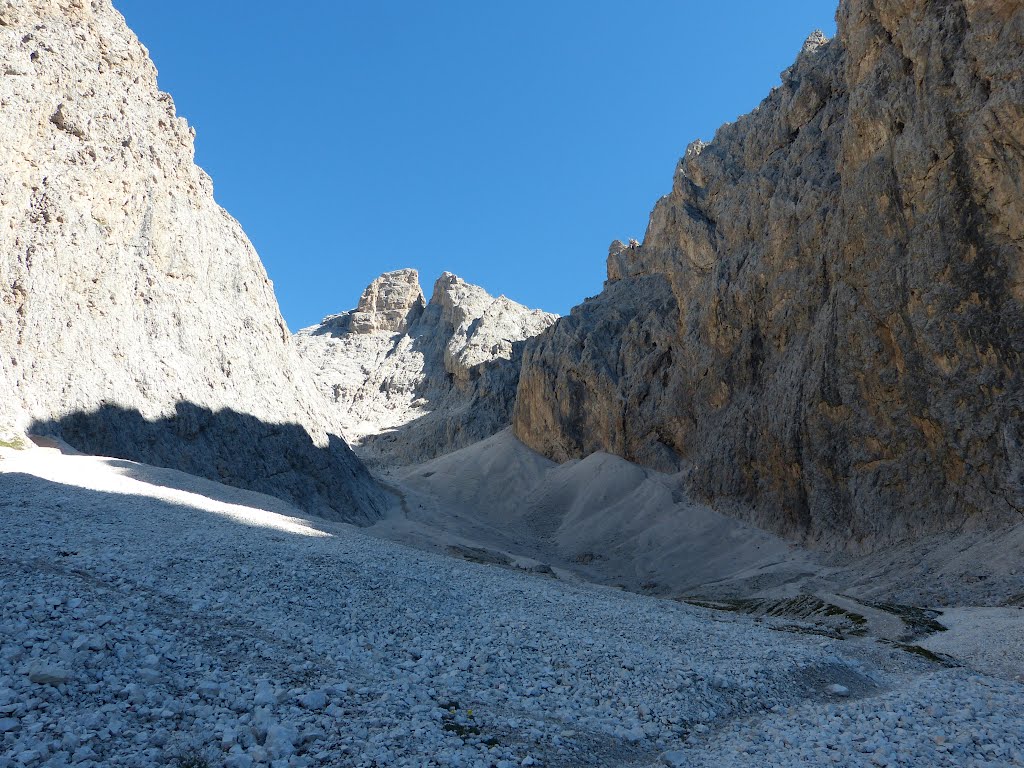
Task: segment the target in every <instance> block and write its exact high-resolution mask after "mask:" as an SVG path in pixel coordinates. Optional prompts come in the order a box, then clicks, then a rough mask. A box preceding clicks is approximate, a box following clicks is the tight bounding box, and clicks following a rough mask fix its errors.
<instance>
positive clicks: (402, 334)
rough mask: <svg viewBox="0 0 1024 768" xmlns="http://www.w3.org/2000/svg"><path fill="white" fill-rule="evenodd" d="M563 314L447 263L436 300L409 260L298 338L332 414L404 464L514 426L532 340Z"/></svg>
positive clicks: (352, 433)
mask: <svg viewBox="0 0 1024 768" xmlns="http://www.w3.org/2000/svg"><path fill="white" fill-rule="evenodd" d="M554 320H555V316H554V315H550V314H548V313H547V312H541V311H540V310H531V309H527V308H526V307H524V306H522V305H521V304H517V303H516V302H514V301H510V300H509V299H507V298H505V297H504V296H499V297H498V298H494V297H493V296H491V295H489V294H488V293H487V292H486V291H485V290H484V289H483V288H480V287H478V286H475V285H471V284H470V283H467V282H465V281H464V280H461V279H459V278H458V277H456V276H455V275H452V274H450V273H447V272H446V273H444V274H443V275H441V277H439V278H438V279H437V282H436V283H435V284H434V291H433V295H432V296H431V299H430V302H429V303H428V302H427V301H426V300H425V298H424V296H423V291H422V290H421V289H420V285H419V275H418V274H417V272H416V270H414V269H402V270H398V271H395V272H388V273H386V274H384V275H381V276H380V277H378V278H377V279H376V280H374V281H373V282H372V283H371V284H370V285H369V286H368V287H367V289H366V290H365V291H364V292H363V295H362V297H361V298H360V300H359V305H358V306H357V307H356V308H355V309H354V310H352V311H351V312H345V313H343V314H340V315H334V316H332V317H328V318H326V319H325V320H324V321H323V323H321V324H320V325H319V326H315V327H313V328H306V329H304V330H302V331H300V332H299V333H298V334H297V335H296V337H295V338H296V343H297V345H298V348H299V351H300V354H301V355H302V357H303V359H304V360H305V361H306V362H307V363H308V364H309V365H310V367H311V368H312V369H313V370H314V372H315V373H314V376H315V380H316V386H317V388H318V389H319V391H320V392H321V395H322V398H323V400H324V402H325V403H327V404H328V407H329V408H330V409H331V410H330V413H331V419H332V421H331V422H330V423H331V424H332V425H333V426H335V427H337V428H339V429H341V430H342V431H343V432H344V434H345V436H346V437H347V438H349V439H350V440H352V441H353V444H354V445H355V446H356V450H357V451H359V453H360V455H361V456H363V457H364V458H366V459H367V460H368V461H372V462H374V463H378V464H384V465H397V464H407V463H410V462H414V461H422V460H425V459H429V458H433V457H434V456H437V455H440V454H442V453H447V452H449V451H453V450H455V449H457V448H461V447H463V446H465V445H468V444H469V443H471V442H474V441H476V440H480V439H482V438H485V437H489V436H490V435H493V434H494V433H495V432H498V431H499V430H501V429H504V428H505V427H507V426H508V425H509V423H510V421H511V418H512V402H513V400H514V398H515V392H516V383H517V381H518V374H519V362H520V349H521V346H522V342H523V341H524V340H525V339H527V338H529V337H531V336H535V335H536V334H538V333H540V332H541V331H542V330H544V329H545V328H547V327H548V326H550V325H551V323H553V322H554Z"/></svg>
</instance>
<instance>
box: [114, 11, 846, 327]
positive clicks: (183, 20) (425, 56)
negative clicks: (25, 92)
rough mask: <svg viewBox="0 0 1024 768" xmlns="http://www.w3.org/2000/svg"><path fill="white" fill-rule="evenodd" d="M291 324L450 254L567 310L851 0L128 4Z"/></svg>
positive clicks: (455, 263) (440, 267)
mask: <svg viewBox="0 0 1024 768" xmlns="http://www.w3.org/2000/svg"><path fill="white" fill-rule="evenodd" d="M115 5H116V6H117V8H118V9H119V10H120V11H121V12H122V13H124V15H125V17H126V18H127V19H128V23H129V24H130V25H131V27H132V28H133V29H134V30H135V32H136V33H137V34H138V36H139V38H140V39H141V40H142V42H143V43H144V44H145V45H146V46H147V47H148V48H149V50H150V53H151V54H152V56H153V59H154V61H155V62H156V64H157V67H158V69H159V72H160V87H161V88H162V89H163V90H166V91H169V92H170V93H171V94H172V95H173V96H174V100H175V103H176V104H177V107H178V112H179V114H181V115H184V116H185V117H186V118H188V120H189V122H190V123H191V124H193V125H194V126H195V127H196V130H197V131H198V136H197V139H196V158H197V161H198V162H199V164H200V165H201V166H203V168H205V169H206V170H207V171H208V172H209V173H210V175H211V176H212V177H213V181H214V191H215V195H216V197H217V200H218V202H220V204H221V205H223V206H224V207H225V208H227V210H228V211H230V212H231V214H233V215H234V216H235V217H236V218H237V219H238V220H239V221H240V222H241V223H242V226H243V227H244V228H245V231H246V233H247V234H248V235H249V237H250V238H251V239H252V241H253V243H254V244H255V246H256V248H257V250H258V251H259V253H260V256H261V257H262V258H263V262H264V264H265V265H266V267H267V271H268V272H269V274H270V277H271V278H272V279H273V280H274V283H275V286H276V290H277V297H278V300H279V301H280V303H281V309H282V312H283V313H284V316H285V319H286V320H287V322H288V324H289V327H290V328H291V329H292V330H297V329H298V328H300V327H303V326H307V325H311V324H313V323H316V322H318V321H319V320H320V318H322V317H323V316H324V315H327V314H332V313H334V312H338V311H341V310H344V309H349V308H351V307H352V306H353V305H354V304H355V302H356V300H357V299H358V297H359V294H360V293H361V291H362V289H363V287H365V285H366V284H367V283H368V282H369V281H370V280H372V279H373V278H374V277H375V276H376V275H378V274H380V273H381V272H384V271H387V270H389V269H397V268H399V267H407V266H409V267H416V268H417V269H419V270H420V279H421V282H422V283H423V284H424V289H425V290H426V292H427V293H428V294H429V293H430V288H431V285H432V284H433V281H434V279H435V278H436V277H437V276H438V275H439V274H440V273H441V272H442V271H445V270H448V271H450V272H454V273H456V274H457V275H459V276H461V277H463V278H465V279H467V280H469V281H470V282H474V283H477V284H479V285H482V286H484V287H485V288H486V289H488V290H489V291H490V292H492V293H494V294H499V293H504V294H505V295H507V296H509V297H510V298H512V299H515V300H517V301H520V302H523V303H525V304H527V305H529V306H532V307H540V308H543V309H546V310H549V311H553V312H558V313H561V314H564V313H566V312H568V310H569V308H570V307H571V306H573V305H574V304H577V303H579V302H580V301H581V300H582V299H583V298H584V297H586V296H590V295H594V294H596V293H598V292H599V291H600V289H601V284H602V282H603V280H604V276H605V271H604V270H605V256H606V255H607V249H608V244H609V243H610V242H611V241H612V240H613V239H615V238H619V239H623V240H625V239H627V238H629V237H636V238H638V239H640V238H642V237H643V233H644V229H645V228H646V225H647V218H648V215H649V213H650V210H651V207H652V206H653V204H654V202H655V201H656V200H657V199H658V197H660V196H661V195H663V194H665V193H666V192H668V191H669V189H670V187H671V180H672V172H673V169H674V167H675V162H676V160H677V159H678V157H679V155H680V154H681V153H682V151H683V150H684V149H685V147H686V145H687V144H688V143H689V142H690V141H691V140H693V139H695V138H703V139H705V140H706V139H710V138H711V136H712V135H713V134H714V131H715V129H716V128H717V127H718V126H719V125H720V124H721V123H722V122H725V121H730V120H734V119H735V118H736V117H737V116H738V115H740V114H743V113H745V112H749V111H750V110H751V109H752V108H753V107H754V106H756V105H757V104H758V102H760V101H761V99H762V98H764V96H765V95H767V93H768V91H769V90H770V89H771V88H772V86H774V85H776V84H778V82H779V72H781V71H782V70H783V69H785V68H786V67H787V66H789V64H791V63H792V61H793V59H794V57H795V56H796V53H797V51H798V50H799V48H800V45H801V43H802V42H803V40H804V39H805V38H806V36H807V35H808V34H809V33H810V32H811V31H812V30H814V29H817V28H820V29H822V30H824V31H825V33H826V34H827V35H829V36H832V35H833V34H834V32H835V21H834V14H835V6H836V3H835V0H775V2H770V3H766V2H763V0H758V1H756V2H754V1H751V2H724V1H723V2H718V3H696V2H689V1H684V0H674V1H670V0H642V1H641V2H621V0H571V1H570V0H566V1H565V2H556V1H554V0H546V1H543V2H542V1H539V0H517V2H514V3H513V2H503V3H499V2H490V1H489V0H476V1H474V2H471V1H469V0H452V1H438V2H414V1H412V0H403V1H401V2H399V1H397V0H363V1H361V2H355V1H354V0H337V1H328V0H306V2H302V3H281V2H280V1H279V0H275V2H269V1H267V0H202V1H201V2H200V0H176V1H175V2H173V3H170V2H154V1H153V0H115Z"/></svg>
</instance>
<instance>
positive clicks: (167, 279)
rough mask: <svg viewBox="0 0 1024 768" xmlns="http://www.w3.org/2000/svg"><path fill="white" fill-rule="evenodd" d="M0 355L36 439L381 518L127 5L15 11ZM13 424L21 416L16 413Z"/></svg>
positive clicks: (346, 514) (1, 99)
mask: <svg viewBox="0 0 1024 768" xmlns="http://www.w3.org/2000/svg"><path fill="white" fill-rule="evenodd" d="M0 67H2V72H0V355H3V357H4V360H3V363H4V364H3V366H0V373H3V372H4V371H6V376H7V381H6V382H5V384H6V388H5V391H4V394H5V401H6V407H8V409H9V410H11V411H12V412H13V411H14V409H15V408H17V409H18V410H19V411H20V417H18V418H19V419H20V421H21V423H20V425H19V426H20V427H22V428H25V429H32V430H36V431H43V430H45V431H53V432H59V433H61V434H63V435H64V437H65V438H66V439H68V440H69V442H71V443H72V444H75V445H76V446H77V447H78V448H80V449H82V450H86V451H97V452H105V453H110V454H113V455H117V456H123V457H125V458H132V459H137V460H140V461H151V462H153V463H161V464H165V465H168V466H173V467H176V468H182V469H187V470H188V471H193V472H198V473H200V474H205V475H207V476H210V477H213V478H214V479H218V480H223V481H225V482H229V483H234V484H237V485H243V486H246V487H256V488H258V489H259V490H264V491H269V492H276V493H279V494H281V495H283V496H285V497H286V498H289V499H292V500H294V501H297V502H299V503H302V504H303V505H305V506H306V507H307V508H309V509H311V510H312V511H316V512H319V513H321V514H327V515H331V516H336V517H342V518H345V519H351V520H357V521H358V520H367V519H372V518H374V517H376V516H377V515H378V514H379V511H380V509H381V508H382V507H383V505H384V503H385V500H384V496H383V495H382V494H381V492H380V491H379V490H378V489H377V488H376V486H375V485H374V483H373V482H372V481H371V479H370V477H369V475H368V474H367V473H366V471H365V469H364V468H363V467H362V465H361V464H360V463H359V462H358V461H357V460H356V459H355V457H354V456H353V455H352V453H351V451H350V450H349V449H348V447H347V446H346V445H345V444H344V442H343V441H342V440H340V439H338V438H334V439H330V438H329V437H328V435H327V434H326V433H325V432H324V430H323V428H322V425H323V424H325V423H326V419H325V418H324V416H323V414H322V410H321V409H320V406H319V401H318V400H317V398H316V397H315V395H314V394H313V393H312V392H311V391H309V389H308V387H309V385H308V384H306V382H305V379H306V377H304V376H303V375H301V373H300V364H299V361H298V359H297V357H296V355H295V351H294V348H293V346H292V343H291V340H290V335H289V333H288V329H287V328H286V326H285V324H284V321H283V320H282V318H281V315H280V312H279V311H278V307H277V302H276V299H275V297H274V292H273V287H272V285H271V283H270V281H269V280H268V278H267V275H266V272H265V271H264V269H263V266H262V264H261V263H260V260H259V258H258V256H257V255H256V253H255V251H254V250H253V247H252V245H251V244H250V243H249V241H248V239H247V238H246V236H245V234H244V233H243V232H242V229H241V228H240V227H239V225H238V223H237V222H236V221H235V220H234V219H232V218H231V217H230V216H229V215H228V214H227V213H226V212H225V211H224V210H223V209H221V208H220V207H219V206H218V205H217V204H216V202H215V201H214V198H213V188H212V184H211V181H210V178H209V177H208V176H207V175H206V174H205V173H204V172H203V171H202V170H201V169H199V168H198V167H197V166H196V165H195V164H194V162H193V145H192V139H193V135H194V132H193V130H192V129H191V128H190V127H189V126H188V124H187V123H186V122H185V120H184V119H183V118H181V117H179V116H178V115H177V114H176V112H175V108H174V103H173V101H172V100H171V97H170V96H168V95H167V94H166V93H161V92H160V91H159V90H158V88H157V83H156V70H155V68H154V66H153V64H152V62H151V61H150V60H149V56H148V54H147V51H146V49H145V48H144V47H143V46H142V45H141V44H140V43H139V41H138V40H137V39H136V38H135V36H134V35H133V34H132V33H131V31H130V30H129V29H128V28H127V26H126V24H125V21H124V19H123V18H122V16H121V15H120V14H119V13H118V12H117V11H115V10H114V8H113V7H112V5H111V4H110V2H109V0H92V1H91V2H90V1H89V0H60V1H58V0H29V1H28V2H12V1H11V0H0ZM9 418H10V417H9Z"/></svg>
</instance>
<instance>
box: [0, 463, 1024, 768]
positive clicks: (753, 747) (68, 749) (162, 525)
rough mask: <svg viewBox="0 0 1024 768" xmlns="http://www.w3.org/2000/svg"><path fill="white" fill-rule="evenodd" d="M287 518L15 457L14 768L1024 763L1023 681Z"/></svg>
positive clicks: (3, 533) (181, 483)
mask: <svg viewBox="0 0 1024 768" xmlns="http://www.w3.org/2000/svg"><path fill="white" fill-rule="evenodd" d="M146 479H149V480H152V481H153V483H148V482H144V480H146ZM200 490H201V491H202V493H203V495H199V494H197V493H193V492H189V491H200ZM239 502H245V503H246V504H248V505H250V506H243V505H241V504H240V503H239ZM267 509H273V510H277V512H271V511H266V510H267ZM280 511H287V510H285V509H283V507H282V505H281V503H280V502H277V501H276V500H271V499H268V498H267V497H261V496H258V495H256V494H248V493H245V492H241V491H236V490H234V489H228V488H224V487H223V486H217V485H215V484H213V483H209V482H201V481H196V480H195V479H194V478H191V477H189V476H187V475H182V474H180V473H175V472H169V471H166V470H156V469H153V468H149V467H145V466H142V465H132V464H129V463H127V462H108V461H104V460H101V459H95V458H90V457H80V456H61V455H59V454H57V453H56V452H55V451H50V450H34V451H29V452H27V453H24V454H14V453H8V454H7V457H6V458H4V459H3V460H0V521H2V523H0V597H2V599H0V642H2V647H0V768H5V767H6V766H22V765H27V766H41V765H48V766H61V765H79V766H119V765H120V766H157V765H159V766H167V765H170V766H174V765H176V764H177V763H178V762H179V761H178V758H179V757H182V756H185V755H188V754H190V753H193V752H194V753H195V754H196V755H198V756H200V757H202V758H204V759H205V760H206V761H208V764H209V765H210V766H221V765H226V766H252V765H264V766H265V765H273V766H501V767H502V768H511V767H512V766H529V765H544V766H566V767H567V768H568V766H652V765H666V764H669V765H687V766H688V765H708V766H711V765H716V766H717V765H817V764H820V765H830V764H839V765H861V764H863V765H921V766H926V765H971V764H990V765H1001V766H1002V765H1020V764H1024V736H1022V733H1024V728H1022V723H1024V717H1022V707H1024V688H1022V686H1021V685H1019V684H1017V683H1014V682H1011V681H1004V680H996V679H993V678H988V677H983V676H978V675H975V674H973V673H968V672H966V671H963V670H946V669H940V668H936V667H934V666H932V665H930V664H928V663H927V662H925V661H924V660H922V659H919V658H917V657H915V656H912V655H910V654H906V653H904V652H902V651H898V650H896V649H894V648H890V647H883V646H878V645H875V644H873V643H872V642H870V641H845V642H844V641H835V640H830V639H826V638H822V637H817V636H814V635H802V634H793V633H790V632H779V631H774V630H772V629H770V628H769V627H767V626H766V625H763V624H758V623H757V622H755V621H753V620H751V619H748V618H744V617H734V616H732V615H729V614H719V613H714V612H709V611H704V610H701V609H697V608H693V607H689V606H685V605H682V604H678V603H674V602H670V601H664V600H656V599H651V598H645V597H641V596H637V595H633V594H629V593H625V592H619V591H616V590H612V589H606V588H600V587H593V586H588V585H579V584H565V583H563V582H559V581H557V580H554V579H550V578H546V577H542V576H531V575H526V574H521V573H518V572H515V571H512V570H509V569H504V568H496V567H488V566H482V565H476V564H472V563H467V562H464V561H461V560H454V559H448V558H444V557H441V556H435V555H432V554H427V553H423V552H418V551H414V550H411V549H407V548H404V547H402V546H399V545H396V544H393V543H390V542H386V541H381V540H378V539H375V538H371V537H368V536H365V535H363V534H361V533H359V532H358V531H356V530H355V529H352V528H350V527H348V526H344V525H340V524H334V523H326V522H322V521H317V520H307V519H302V518H300V517H298V516H287V515H282V514H279V513H278V512H280ZM831 686H841V687H842V688H843V689H845V691H843V692H841V693H836V692H835V691H837V690H838V689H835V688H833V689H831V690H830V687H831ZM968 736H970V738H969V739H968ZM940 738H941V739H942V741H941V742H940V741H938V739H940ZM869 746H870V747H873V749H872V750H868V749H867V747H869ZM744 750H746V751H744ZM872 761H874V762H872Z"/></svg>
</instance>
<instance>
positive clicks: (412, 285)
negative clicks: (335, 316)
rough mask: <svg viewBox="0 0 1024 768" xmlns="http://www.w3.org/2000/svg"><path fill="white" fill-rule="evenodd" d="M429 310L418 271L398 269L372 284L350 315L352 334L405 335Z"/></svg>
mask: <svg viewBox="0 0 1024 768" xmlns="http://www.w3.org/2000/svg"><path fill="white" fill-rule="evenodd" d="M425 307H426V300H425V298H424V296H423V290H422V289H421V288H420V276H419V272H417V271H416V270H415V269H397V270H395V271H394V272H385V273H384V274H383V275H381V276H380V277H378V278H376V279H375V280H374V281H373V282H372V283H370V284H369V285H368V286H367V287H366V290H365V291H363V294H362V296H360V297H359V304H358V305H357V306H356V308H355V309H354V310H353V311H352V312H351V319H350V326H349V330H350V331H351V332H352V333H405V332H406V331H407V330H408V329H409V326H410V325H412V323H414V322H415V321H416V320H417V319H418V318H419V316H420V315H421V314H423V310H424V308H425Z"/></svg>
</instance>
